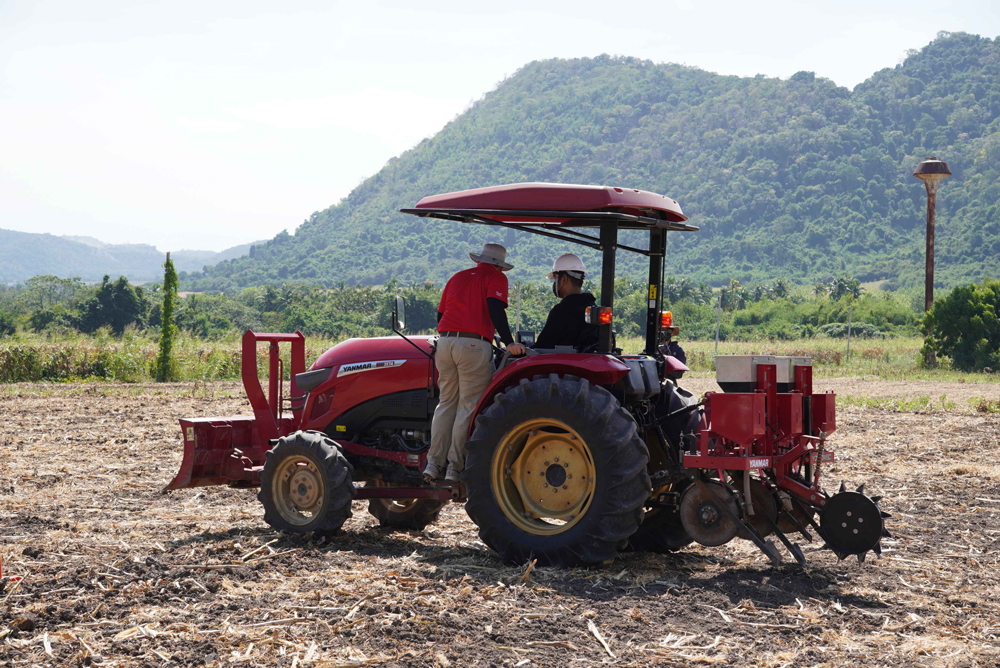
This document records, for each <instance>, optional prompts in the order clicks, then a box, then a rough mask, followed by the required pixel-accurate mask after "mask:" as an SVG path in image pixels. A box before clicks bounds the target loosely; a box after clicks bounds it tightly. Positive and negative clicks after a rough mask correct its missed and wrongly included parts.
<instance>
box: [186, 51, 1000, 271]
mask: <svg viewBox="0 0 1000 668" xmlns="http://www.w3.org/2000/svg"><path fill="white" fill-rule="evenodd" d="M400 113H405V112H404V111H403V110H401V111H400ZM930 155H936V156H937V157H939V158H942V159H945V160H947V161H948V163H949V165H950V166H951V169H952V172H953V173H954V176H953V177H952V178H950V179H949V180H948V181H946V182H945V184H944V185H943V186H942V188H941V191H940V194H939V195H938V221H939V222H938V230H937V262H938V272H937V276H938V277H939V279H940V280H941V281H942V282H943V283H945V284H955V283H957V282H961V281H967V280H974V279H979V278H982V277H985V276H997V275H1000V204H998V202H1000V40H991V39H986V38H982V37H979V36H975V35H969V34H965V33H956V34H948V33H941V34H940V35H939V37H938V38H937V39H935V40H934V41H933V42H931V43H930V44H929V45H927V46H925V47H924V48H923V49H921V50H919V51H914V52H911V53H910V55H909V56H908V57H907V58H906V60H905V61H904V62H903V63H902V64H901V65H898V66H896V67H894V68H886V69H883V70H881V71H879V72H877V73H875V74H874V75H873V76H872V77H871V78H869V79H868V80H867V81H865V82H863V83H861V84H860V85H858V86H857V87H855V89H854V90H853V91H851V90H848V89H846V88H843V87H839V86H837V85H835V84H834V83H833V82H832V81H829V80H828V79H823V78H819V77H816V76H815V75H814V74H813V73H811V72H798V73H797V74H795V75H793V76H792V77H790V78H789V79H788V80H779V79H774V78H768V77H765V76H762V75H758V76H757V77H752V78H745V77H737V76H723V75H718V74H713V73H710V72H705V71H703V70H699V69H696V68H692V67H685V66H681V65H671V64H666V65H658V64H654V63H652V62H649V61H642V60H637V59H634V58H612V57H608V56H601V57H598V58H593V59H589V58H584V59H574V60H558V59H557V60H547V61H541V62H533V63H530V64H528V65H526V66H525V67H523V68H522V69H520V70H519V71H518V72H517V73H516V74H515V75H514V76H512V77H511V78H509V79H507V80H506V81H504V82H502V83H501V84H499V85H498V87H497V88H496V90H493V91H491V92H489V93H487V94H486V95H485V96H484V97H483V98H482V99H481V100H480V101H479V102H477V103H476V104H475V105H473V107H472V108H470V109H469V110H468V111H466V112H465V113H463V114H462V115H460V116H459V117H457V118H456V119H455V120H454V121H452V122H451V123H449V124H448V125H447V126H446V127H445V128H444V129H443V130H441V132H439V133H438V134H437V135H435V136H434V137H432V138H429V139H426V140H424V141H422V142H421V143H420V144H419V145H417V146H416V147H414V148H413V149H411V150H409V151H406V152H405V153H403V154H402V155H400V156H399V157H397V158H393V159H392V160H390V161H389V162H388V163H387V164H386V166H385V167H384V168H383V169H382V170H381V171H380V172H378V173H377V174H375V175H374V176H372V177H371V178H369V179H367V180H365V181H364V182H363V183H362V184H361V185H360V186H358V187H357V188H356V189H355V190H354V191H353V192H352V193H351V194H350V195H349V196H348V197H346V198H345V199H344V200H343V201H341V202H340V203H339V204H337V205H335V206H332V207H330V208H328V209H326V210H324V211H319V212H316V213H314V214H312V215H311V216H310V217H309V218H308V219H307V220H306V221H305V222H304V223H303V224H302V225H301V226H300V227H299V228H298V230H297V231H296V232H295V234H294V235H289V234H287V233H282V234H279V235H278V236H276V237H275V238H274V239H272V240H270V241H268V242H266V243H264V244H258V245H256V246H255V247H254V248H253V249H251V253H250V255H248V256H246V257H241V258H238V259H234V260H229V261H222V262H219V263H217V264H215V265H214V267H212V268H211V269H210V270H209V271H207V272H204V273H202V272H199V273H196V274H189V275H184V276H182V277H181V278H182V286H183V287H184V288H185V289H222V290H226V289H237V288H240V287H243V286H250V285H260V284H263V283H276V282H283V281H291V280H297V281H306V282H314V283H315V282H320V283H325V284H328V285H329V284H334V283H338V282H340V281H344V282H348V283H355V282H360V283H368V284H379V283H383V282H384V281H386V280H387V279H388V278H390V277H396V278H399V279H402V280H404V281H423V280H425V279H431V280H433V281H435V282H438V283H441V282H442V281H444V280H445V279H446V278H447V276H448V275H449V274H450V273H452V272H454V271H455V270H457V269H459V268H461V267H465V266H467V265H468V255H467V253H468V251H469V250H470V249H471V248H474V247H478V246H479V245H480V244H481V243H482V242H483V241H486V240H494V241H499V242H501V243H504V244H505V245H506V246H507V247H508V249H509V250H510V259H511V261H512V262H514V264H515V265H516V267H515V269H514V271H513V272H511V277H512V278H513V279H529V280H539V279H540V278H541V277H542V276H543V274H544V272H545V271H546V270H547V268H548V267H549V266H550V264H551V262H552V258H553V256H554V255H555V254H556V253H558V252H560V251H563V250H564V249H565V246H564V245H563V244H560V243H559V242H554V241H551V240H547V239H542V238H539V237H535V236H532V235H527V234H523V233H518V232H515V231H510V230H503V229H496V228H486V227H480V226H475V225H463V224H460V223H451V222H445V221H434V220H426V219H417V218H414V217H411V216H405V215H402V214H400V213H398V209H400V208H402V207H407V206H412V205H413V204H415V203H416V202H417V201H418V200H419V199H420V198H421V197H422V196H424V195H429V194H434V193H441V192H448V191H454V190H461V189H465V188H474V187H479V186H486V185H494V184H502V183H514V182H520V181H548V182H564V183H585V184H603V185H613V186H625V187H634V188H641V189H645V190H651V191H654V192H658V193H662V194H665V195H668V196H670V197H673V198H676V199H677V200H678V201H679V202H680V204H681V206H682V207H683V209H684V211H685V212H686V213H687V214H689V215H690V216H691V222H692V223H693V224H695V225H699V226H700V227H701V228H702V231H701V232H698V233H677V234H672V235H671V236H670V240H669V242H668V247H669V253H670V257H669V258H668V262H667V272H668V273H669V274H671V275H677V276H686V277H688V278H691V279H694V280H704V281H708V282H711V283H714V284H719V283H722V282H724V281H726V280H728V279H729V278H730V277H734V278H738V279H740V280H741V281H744V282H746V281H760V280H770V279H773V278H776V277H784V278H789V279H792V280H796V281H800V282H804V281H813V280H819V279H828V278H830V277H833V276H842V275H844V274H847V273H850V274H854V275H855V276H857V277H859V278H861V279H862V280H883V279H888V280H889V281H890V283H892V282H901V283H917V282H919V281H920V280H921V276H922V271H923V269H922V267H923V237H924V190H923V187H922V185H921V184H920V182H919V181H917V180H916V179H914V178H913V176H912V171H913V167H914V165H915V164H916V163H917V162H918V161H919V160H921V159H923V158H925V157H927V156H930ZM577 250H581V249H574V252H576V251H577ZM581 255H582V256H583V257H584V259H585V261H586V262H587V263H588V265H589V266H596V264H597V258H596V256H595V255H594V253H593V252H590V251H588V250H587V249H582V251H581ZM619 266H620V268H621V271H624V272H626V273H632V274H633V275H634V276H636V277H637V278H638V277H640V276H642V268H641V266H642V264H641V260H640V259H639V258H638V257H633V256H631V255H630V254H627V253H621V254H619Z"/></svg>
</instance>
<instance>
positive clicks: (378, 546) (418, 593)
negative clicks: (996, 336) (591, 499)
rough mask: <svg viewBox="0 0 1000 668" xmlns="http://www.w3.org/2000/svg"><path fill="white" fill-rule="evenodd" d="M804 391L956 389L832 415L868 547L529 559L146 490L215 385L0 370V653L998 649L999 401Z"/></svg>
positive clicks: (132, 657) (768, 653)
mask: <svg viewBox="0 0 1000 668" xmlns="http://www.w3.org/2000/svg"><path fill="white" fill-rule="evenodd" d="M712 384H713V383H711V381H709V380H704V379H695V380H694V381H693V382H692V383H690V385H691V387H692V389H696V390H699V391H704V390H707V389H711V385H712ZM818 385H819V387H820V388H821V389H835V390H838V391H839V392H842V393H850V394H860V393H868V394H874V395H879V393H880V392H881V393H882V394H884V395H886V396H896V395H897V393H900V392H902V393H907V392H914V393H919V394H927V395H930V396H934V397H937V396H939V395H941V394H947V395H949V397H951V396H952V395H954V396H955V400H956V402H957V404H958V406H959V410H952V411H937V412H931V413H923V414H920V413H891V412H886V411H883V410H879V409H860V408H846V409H843V410H842V411H840V413H839V415H838V422H839V431H838V432H837V434H836V435H835V438H834V446H835V449H836V450H837V458H838V459H837V463H836V464H835V465H834V466H833V467H832V470H830V471H829V478H828V480H830V481H831V485H835V484H836V483H834V482H833V481H839V480H840V479H841V478H844V479H846V480H848V482H849V483H850V484H857V483H859V482H861V481H867V482H868V489H869V490H871V493H875V494H884V495H885V499H884V501H883V502H882V507H883V508H884V509H885V510H887V511H889V512H891V513H893V515H895V517H894V518H893V519H891V520H888V521H887V525H888V527H889V529H890V530H891V531H892V533H893V535H894V538H893V539H887V540H884V541H883V548H884V554H883V558H882V559H881V561H878V560H874V559H869V561H867V562H866V563H864V564H862V565H859V564H858V563H857V561H856V560H853V559H851V560H849V561H844V562H838V561H837V559H836V557H835V556H834V555H833V554H832V553H831V552H829V551H820V550H819V545H816V544H812V545H806V546H805V552H806V555H807V558H808V559H809V567H807V568H806V569H800V568H798V567H795V566H783V567H780V568H771V567H770V566H769V565H768V562H767V561H766V559H765V558H764V557H763V556H762V555H761V554H759V553H757V551H756V550H755V549H754V548H753V547H752V545H751V544H750V543H747V542H745V541H734V542H732V543H730V544H728V545H726V546H723V547H721V548H700V547H692V548H690V549H688V550H686V551H684V552H682V553H679V554H676V555H670V556H659V555H650V554H623V555H621V556H620V557H619V558H618V559H616V560H615V562H614V563H613V564H609V565H606V566H604V567H601V568H595V569H590V570H571V571H568V570H554V569H535V570H533V571H532V572H530V573H528V574H527V575H524V568H512V567H505V566H503V565H502V564H501V563H500V562H499V561H498V560H497V559H496V557H495V556H494V555H493V554H492V553H491V552H490V551H489V550H488V549H487V548H486V547H485V546H484V545H483V544H482V543H480V542H479V540H478V538H477V535H476V530H475V526H474V525H473V524H472V523H471V522H470V521H469V520H468V519H467V517H466V516H465V514H464V511H463V509H462V506H460V505H452V506H450V507H448V508H446V510H445V512H444V513H443V514H442V519H441V520H440V521H439V522H438V523H437V524H435V525H433V526H432V527H431V528H429V529H428V530H427V531H425V532H423V533H416V532H395V533H394V532H388V531H385V530H382V529H379V528H377V526H375V520H374V519H373V518H372V517H371V516H370V515H368V513H367V512H366V509H365V506H364V505H363V504H361V503H357V504H356V506H355V509H354V516H353V518H352V519H351V520H350V521H349V522H348V524H347V525H346V527H345V531H344V532H343V534H342V535H340V536H337V537H335V538H332V539H329V540H325V541H318V542H303V541H301V540H299V539H295V538H284V537H281V536H279V535H277V534H275V533H274V532H272V531H271V530H270V529H269V527H267V526H266V525H265V524H264V523H263V521H262V519H261V515H262V513H261V510H260V508H259V506H258V504H257V503H256V500H255V495H254V493H253V492H250V491H239V490H230V489H226V488H206V489H202V490H185V491H182V492H177V493H173V494H170V495H164V494H161V493H160V489H161V488H162V486H163V485H164V484H165V483H166V482H167V481H168V480H169V479H170V477H171V476H172V474H173V472H174V471H175V470H176V468H177V466H178V464H179V461H180V442H179V437H180V433H179V429H178V427H177V422H176V420H177V418H178V417H181V416H197V415H212V414H216V415H217V414H233V413H242V412H245V411H247V406H246V405H245V402H244V401H243V399H242V396H241V393H240V390H239V387H238V386H237V385H235V384H220V385H217V386H210V387H208V388H206V387H204V386H200V387H193V386H190V385H184V386H180V385H176V386H166V387H163V386H123V385H61V386H43V385H30V386H6V387H2V388H0V554H2V557H3V575H4V576H5V579H4V582H3V587H4V588H3V589H0V666H77V665H84V666H86V665H103V666H200V665H206V664H207V665H211V666H229V665H233V666H293V667H294V666H303V667H307V666H317V667H318V666H362V665H384V666H463V665H495V666H503V665H509V666H535V665H537V666H551V665H589V664H602V663H603V664H608V665H619V666H646V665H668V666H688V665H693V664H717V665H720V666H774V667H778V666H796V667H798V666H831V667H832V666H855V665H863V666H997V665H1000V568H998V563H997V555H998V553H1000V465H998V464H997V455H998V452H1000V415H988V414H974V413H969V412H967V411H968V409H967V408H966V405H967V403H966V401H965V399H964V398H963V397H965V395H966V394H969V393H970V392H971V394H969V396H988V397H989V398H992V399H995V398H997V396H998V393H997V386H995V385H994V386H977V387H975V388H974V389H972V390H970V389H969V387H968V386H962V385H961V384H957V383H956V384H945V383H923V384H920V385H921V386H920V387H917V388H915V387H912V386H907V384H900V383H885V384H879V383H873V382H860V381H855V380H843V381H839V380H836V379H834V380H824V381H822V382H819V383H818ZM9 576H16V577H19V578H20V580H11V579H9Z"/></svg>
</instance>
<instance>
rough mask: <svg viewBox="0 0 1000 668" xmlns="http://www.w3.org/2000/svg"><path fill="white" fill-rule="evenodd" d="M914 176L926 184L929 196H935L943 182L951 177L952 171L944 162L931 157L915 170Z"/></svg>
mask: <svg viewBox="0 0 1000 668" xmlns="http://www.w3.org/2000/svg"><path fill="white" fill-rule="evenodd" d="M913 175H914V176H915V177H917V178H918V179H920V180H921V181H923V182H924V185H925V186H926V187H927V192H928V194H934V193H935V192H937V187H938V184H939V183H940V182H941V180H942V179H946V178H948V177H949V176H951V170H950V169H948V163H947V162H945V161H944V160H938V159H937V158H934V157H931V158H927V159H926V160H924V161H923V162H921V163H919V164H918V165H917V168H916V169H914V170H913Z"/></svg>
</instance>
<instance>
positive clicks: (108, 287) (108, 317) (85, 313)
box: [80, 275, 149, 336]
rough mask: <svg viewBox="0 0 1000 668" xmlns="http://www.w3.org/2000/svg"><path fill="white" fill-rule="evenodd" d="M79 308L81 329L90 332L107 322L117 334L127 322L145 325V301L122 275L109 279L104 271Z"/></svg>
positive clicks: (123, 328) (146, 305) (120, 332)
mask: <svg viewBox="0 0 1000 668" xmlns="http://www.w3.org/2000/svg"><path fill="white" fill-rule="evenodd" d="M80 310H81V314H80V329H81V330H82V331H84V332H88V333H93V332H96V331H97V330H98V329H100V328H101V327H104V326H108V327H110V328H111V331H113V332H114V333H115V335H116V336H121V334H122V332H124V331H125V328H126V327H128V326H129V325H132V324H134V325H136V326H138V327H145V325H146V315H147V312H148V311H149V302H148V301H147V300H146V295H145V292H144V291H143V289H142V288H141V287H140V288H135V287H133V286H132V285H131V284H129V282H128V279H127V278H125V277H124V276H119V277H118V280H116V281H112V280H111V279H110V278H109V277H108V276H107V275H105V276H104V280H102V281H101V284H100V285H98V286H97V289H96V290H95V291H94V294H93V295H92V296H91V297H90V298H88V299H86V300H85V301H84V302H83V304H81V309H80Z"/></svg>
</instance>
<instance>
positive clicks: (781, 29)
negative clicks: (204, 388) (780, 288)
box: [0, 0, 1000, 250]
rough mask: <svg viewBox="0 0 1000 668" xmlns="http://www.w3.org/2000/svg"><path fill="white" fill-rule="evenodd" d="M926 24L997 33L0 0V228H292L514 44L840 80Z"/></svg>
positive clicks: (250, 237)
mask: <svg viewBox="0 0 1000 668" xmlns="http://www.w3.org/2000/svg"><path fill="white" fill-rule="evenodd" d="M477 6H478V7H480V8H476V7H477ZM483 7H488V8H483ZM940 30H948V31H956V32H957V31H966V32H973V33H977V34H980V35H983V36H986V37H996V36H997V35H1000V2H998V1H997V0H981V1H980V2H971V1H970V2H947V1H945V0H941V1H939V2H926V1H923V0H910V1H907V2H885V1H882V0H867V1H864V2H858V1H854V0H843V1H841V2H802V0H798V1H795V2H746V1H740V2H706V1H701V2H696V1H693V0H681V1H676V2H670V1H667V0H659V1H657V2H650V3H643V2H619V3H609V2H599V3H587V2H582V1H579V0H577V1H573V2H544V1H542V0H535V1H533V2H514V1H508V2H496V3H472V2H468V1H464V2H371V1H368V2H358V1H357V0H354V1H353V2H344V3H341V2H333V1H328V2H294V1H291V0H289V1H286V2H283V3H279V2H267V3H264V2H253V1H248V0H240V1H238V2H211V1H206V0H199V1H198V2H190V1H188V0H171V1H170V2H147V3H143V2H139V1H137V0H130V1H129V2H100V1H99V0H88V1H87V2H80V1H78V0H77V1H62V2H14V1H11V0H0V68H2V69H0V228H6V229H13V230H23V231H29V232H51V233H53V234H72V235H89V236H94V237H97V238H99V239H101V240H104V241H109V242H114V243H152V244H155V245H156V246H157V247H158V248H160V249H161V250H179V249H181V248H186V249H214V250H221V249H223V248H226V247H229V246H233V245H236V244H240V243H245V242H248V241H255V240H258V239H266V238H270V237H271V236H273V235H274V234H276V233H277V232H279V231H281V230H282V229H285V228H288V229H289V231H294V230H295V228H296V227H297V226H298V225H299V224H300V223H301V222H302V220H303V219H304V218H306V217H308V216H309V214H311V213H312V212H313V211H318V210H321V209H324V208H326V207H328V206H330V205H331V204H335V203H336V202H337V201H339V200H340V199H341V198H343V197H344V196H345V195H347V194H348V193H349V192H350V191H351V189H352V188H354V186H356V185H357V184H358V183H360V182H361V180H362V179H364V178H365V177H367V176H370V175H371V174H373V173H375V172H377V171H378V170H379V168H381V166H382V165H383V164H384V163H385V162H386V161H387V160H388V159H389V158H391V157H392V156H394V155H397V154H398V153H400V152H402V151H404V150H406V149H408V148H410V147H412V146H413V145H415V144H416V143H417V142H419V141H420V140H421V139H423V138H424V137H428V136H430V135H433V134H434V133H436V132H437V131H438V130H440V129H441V128H442V127H443V126H444V125H445V123H447V122H448V121H449V120H451V119H452V118H454V117H455V116H456V115H457V114H459V113H461V112H462V111H463V109H465V108H466V107H467V106H468V105H469V104H471V103H472V102H473V101H474V100H476V99H478V98H480V97H481V96H482V95H483V94H484V93H486V92H487V91H489V90H490V89H492V88H493V87H494V86H495V85H496V83H497V82H498V81H500V80H502V79H503V78H504V76H507V75H511V74H513V73H514V72H515V71H516V70H517V69H518V68H519V67H521V66H522V65H524V64H525V63H528V62H530V61H532V60H537V59H541V58H552V57H563V58H571V57H577V56H596V55H599V54H601V53H609V54H614V55H630V56H637V57H640V58H648V59H651V60H653V61H655V62H675V63H684V64H687V65H693V66H697V67H701V68H704V69H706V70H710V71H714V72H719V73H723V74H739V75H747V76H752V75H754V74H758V73H760V74H766V75H769V76H778V77H782V78H787V77H788V76H790V75H791V74H793V73H794V72H797V71H798V70H813V71H815V72H816V73H817V74H818V75H820V76H824V77H829V78H830V79H833V80H834V81H835V82H836V83H837V84H840V85H843V86H848V87H853V86H855V85H856V84H858V83H859V82H861V81H862V80H864V79H865V78H867V77H868V76H870V75H871V74H872V73H873V72H875V71H877V70H879V69H881V68H883V67H892V66H894V65H896V64H897V63H899V62H900V61H901V59H902V58H903V57H904V55H905V52H906V50H907V49H911V48H913V49H919V48H920V47H922V46H924V45H925V44H927V43H928V42H929V41H931V40H932V39H933V38H934V36H935V35H936V34H937V32H938V31H940ZM626 185H629V184H626ZM673 195H674V196H675V197H678V198H680V197H681V196H682V195H681V194H673Z"/></svg>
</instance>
